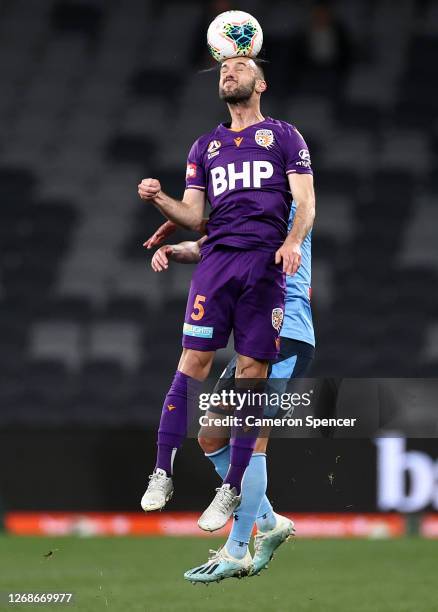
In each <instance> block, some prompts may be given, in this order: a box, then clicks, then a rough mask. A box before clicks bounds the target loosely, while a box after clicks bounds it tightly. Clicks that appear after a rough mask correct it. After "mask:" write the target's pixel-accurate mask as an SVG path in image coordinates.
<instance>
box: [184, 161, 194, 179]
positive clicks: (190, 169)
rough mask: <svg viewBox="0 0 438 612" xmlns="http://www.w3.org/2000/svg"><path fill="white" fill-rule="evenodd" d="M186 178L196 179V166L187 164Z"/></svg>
mask: <svg viewBox="0 0 438 612" xmlns="http://www.w3.org/2000/svg"><path fill="white" fill-rule="evenodd" d="M186 178H188V179H193V178H196V164H187V172H186Z"/></svg>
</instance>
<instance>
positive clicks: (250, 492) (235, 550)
mask: <svg viewBox="0 0 438 612" xmlns="http://www.w3.org/2000/svg"><path fill="white" fill-rule="evenodd" d="M266 484H267V474H266V455H265V454H264V453H254V454H253V456H252V457H251V461H250V462H249V465H248V467H247V468H246V472H245V476H244V477H243V481H242V501H241V503H240V506H239V507H238V509H237V512H235V513H234V521H233V528H232V529H231V533H230V535H229V537H228V540H227V543H226V547H227V550H228V552H229V553H230V555H232V556H233V557H236V558H237V559H242V558H243V557H244V556H245V555H246V551H247V549H248V542H249V540H250V538H251V533H252V529H253V527H254V523H255V520H256V517H257V514H258V510H259V507H260V503H261V501H262V499H263V496H264V495H265V492H266Z"/></svg>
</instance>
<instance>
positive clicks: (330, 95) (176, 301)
mask: <svg viewBox="0 0 438 612" xmlns="http://www.w3.org/2000/svg"><path fill="white" fill-rule="evenodd" d="M204 4H205V3H202V2H188V3H186V2H184V3H179V2H166V3H156V2H150V1H149V2H148V1H146V0H145V1H144V2H137V1H136V0H127V1H126V2H115V3H113V2H103V1H99V0H88V1H87V0H81V1H74V0H71V1H63V2H61V1H58V2H56V1H53V0H39V1H38V2H27V1H26V0H16V1H3V2H1V3H0V79H1V82H2V96H1V98H0V137H1V140H0V142H1V145H0V337H1V345H0V404H1V410H0V423H1V424H3V425H7V424H20V423H23V422H31V423H33V424H35V423H36V424H39V423H40V424H46V425H57V424H59V423H63V422H65V423H72V424H73V423H82V424H85V425H87V424H89V423H90V424H91V423H96V422H98V423H101V424H103V425H108V426H111V425H116V424H126V423H127V424H129V423H131V424H132V423H136V424H137V423H138V424H144V423H148V422H154V423H155V422H156V419H157V414H158V412H159V411H160V409H161V406H160V402H161V397H162V394H163V392H165V390H166V385H167V384H168V382H169V380H170V378H171V376H172V373H173V371H174V369H175V365H176V359H177V356H178V353H179V350H180V348H179V347H180V333H181V324H182V319H183V314H184V309H185V297H186V295H187V291H188V286H189V280H190V274H191V267H190V266H180V267H176V266H175V267H173V268H172V267H171V269H170V270H169V271H168V272H166V273H164V274H161V275H156V274H154V273H153V272H152V270H151V269H150V266H149V260H150V252H145V251H144V249H143V248H142V242H143V240H144V239H145V238H146V237H148V236H149V235H150V234H151V233H152V232H153V231H154V230H155V228H156V227H157V226H158V224H159V223H161V217H160V215H159V214H158V212H157V211H156V210H155V209H154V208H152V207H149V206H147V205H145V204H144V203H142V202H141V201H140V200H139V199H138V197H137V193H136V190H137V183H138V181H139V179H141V178H142V177H144V176H157V177H158V178H160V180H161V181H162V184H163V186H164V188H165V189H166V191H168V192H169V193H170V194H172V195H175V197H180V196H181V194H182V191H183V188H184V178H183V177H184V169H185V158H186V154H187V151H188V149H189V148H190V146H191V143H192V142H193V140H194V139H195V138H196V137H197V136H198V135H199V134H200V133H201V132H202V131H205V130H206V129H208V127H209V126H212V125H215V124H216V123H218V122H219V121H221V120H226V118H227V113H226V110H225V109H222V107H221V105H220V103H219V101H218V100H217V99H216V98H217V95H216V85H215V82H216V78H217V77H216V73H214V72H211V73H202V72H200V70H202V69H204V68H207V67H209V66H211V63H210V62H209V61H208V59H207V56H206V52H205V47H204V41H203V40H202V38H200V37H199V36H198V35H197V33H199V27H200V24H201V23H203V22H204V21H205V19H206V14H207V13H206V12H205V10H206V9H205V6H204ZM333 4H334V6H335V9H336V11H337V14H338V17H339V20H340V22H342V24H343V28H344V30H345V32H346V35H348V32H350V33H352V34H354V40H355V48H354V49H352V50H351V57H350V61H349V62H348V64H349V65H348V70H347V68H346V69H345V70H346V72H345V74H343V77H342V80H341V81H340V80H339V79H338V78H337V76H336V75H335V77H336V79H335V80H336V83H335V84H333V83H332V82H331V80H330V79H331V78H332V76H333V74H332V73H327V74H326V75H325V76H321V74H320V73H319V74H320V77H321V80H319V81H318V83H316V82H315V79H313V80H312V79H309V78H300V79H299V80H298V85H296V83H295V82H294V65H293V57H294V56H293V50H294V48H295V49H296V44H297V41H298V40H301V38H300V36H302V35H303V31H304V32H305V31H306V28H307V27H308V20H307V16H306V12H305V10H304V9H303V7H301V8H300V9H299V10H297V11H296V12H294V10H292V9H291V7H290V3H287V2H286V3H285V2H277V3H275V2H274V3H262V2H251V3H250V2H240V3H239V8H242V9H243V10H244V9H245V7H246V8H248V9H249V10H251V12H252V13H254V14H255V15H256V16H257V18H258V19H259V21H260V22H261V23H262V25H263V27H264V30H265V35H266V58H267V59H268V60H269V59H270V58H272V66H271V65H269V64H267V65H266V73H267V79H268V82H269V80H270V79H272V81H271V84H272V93H271V96H272V97H271V98H270V94H269V92H268V93H267V94H266V104H265V108H266V114H275V115H277V116H278V117H280V118H284V119H285V120H288V121H291V122H293V123H294V124H296V125H297V127H298V128H299V129H300V130H301V131H302V132H303V134H304V136H305V138H306V139H307V140H308V142H309V146H310V149H311V153H313V165H314V171H315V181H316V193H317V221H316V225H315V229H314V243H313V244H314V247H313V254H314V264H313V271H314V279H313V300H314V317H315V325H316V331H317V339H318V347H317V359H316V362H315V366H314V374H315V375H321V376H323V375H332V376H335V375H337V376H381V377H383V376H394V377H397V376H432V375H436V373H437V372H438V369H437V364H438V348H437V346H438V343H437V342H436V340H437V339H438V309H437V308H436V305H437V303H438V241H437V240H436V228H437V227H438V208H437V206H436V203H437V195H438V179H437V176H438V173H437V169H438V159H437V153H438V131H437V129H438V124H437V113H436V109H437V99H438V95H437V84H436V79H434V78H432V77H431V67H433V66H436V64H437V62H438V42H437V41H438V25H437V24H438V20H437V19H435V18H434V15H435V17H436V12H434V11H435V4H436V3H434V2H433V0H430V1H422V2H419V1H417V2H415V1H414V0H400V1H399V2H398V3H397V7H398V8H397V11H396V14H394V16H393V18H392V20H391V22H392V24H393V27H392V28H391V31H390V32H386V31H385V32H382V31H381V29H380V25H379V24H382V23H388V19H387V17H385V15H386V16H387V14H388V12H390V11H392V9H391V6H390V5H391V2H389V1H388V0H386V1H383V2H367V1H365V0H362V1H359V0H358V1H357V2H348V1H347V0H342V1H338V2H334V3H333ZM280 14H281V15H283V19H282V20H281V21H280V22H279V19H278V15H280ZM207 21H208V19H207ZM164 26H165V27H164ZM288 54H289V55H288ZM285 57H291V60H290V62H284V61H283V59H284V58H285ZM280 62H282V63H280ZM315 85H318V86H317V87H316V86H315ZM190 236H192V234H190V233H188V232H183V231H181V232H179V233H178V234H177V236H176V238H175V239H187V238H188V237H190ZM230 350H231V349H230V348H228V349H227V350H226V351H223V352H221V354H220V355H219V356H218V357H219V362H220V364H223V363H224V362H225V361H226V359H227V357H228V356H229V355H230Z"/></svg>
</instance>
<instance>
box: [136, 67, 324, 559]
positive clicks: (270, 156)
mask: <svg viewBox="0 0 438 612" xmlns="http://www.w3.org/2000/svg"><path fill="white" fill-rule="evenodd" d="M266 89H267V84H266V81H265V77H264V73H263V69H262V67H261V65H260V63H259V62H258V61H257V60H255V59H253V58H250V57H247V56H242V57H241V56H238V57H233V58H229V59H226V60H225V61H223V62H222V63H221V65H220V75H219V96H220V98H221V99H222V100H224V101H225V102H226V104H227V106H228V110H229V112H230V116H231V121H230V122H229V123H228V124H226V123H224V124H220V125H219V126H217V127H216V128H214V129H213V130H212V131H211V132H210V133H208V134H205V135H203V136H201V137H200V138H198V140H196V142H195V143H194V144H193V146H192V148H191V150H190V152H189V155H188V160H187V174H186V190H185V192H184V196H183V199H182V201H177V200H174V199H172V198H171V197H169V196H168V195H166V194H165V193H164V192H163V190H162V188H161V184H160V182H159V180H157V179H155V178H147V179H143V180H142V182H141V183H140V184H139V186H138V192H139V195H140V197H141V198H142V199H144V200H146V201H148V202H152V203H153V204H154V205H155V206H156V207H157V208H158V209H159V210H160V211H161V212H162V213H163V214H164V216H165V217H167V218H168V219H169V220H170V221H173V222H174V223H176V224H178V225H181V226H183V227H188V228H191V229H194V230H198V231H202V230H203V214H204V208H205V203H206V196H207V197H208V199H209V201H210V205H211V214H210V218H209V220H208V222H207V224H206V227H205V231H206V234H207V238H206V240H205V241H204V242H203V244H202V247H201V261H200V263H199V264H198V266H197V268H196V270H195V272H194V274H193V278H192V282H191V287H190V293H189V297H188V302H187V309H186V314H185V323H184V328H183V351H182V355H181V358H180V361H179V364H178V368H177V372H176V374H175V377H174V379H173V382H172V385H171V387H170V389H169V392H168V394H167V396H166V398H165V400H164V405H163V410H162V415H161V420H160V427H159V431H158V452H157V461H156V466H155V470H154V472H153V474H152V475H151V476H150V480H149V485H148V488H147V490H146V492H145V494H144V496H143V498H142V502H141V503H142V507H143V509H144V510H145V511H151V510H158V509H162V508H163V507H164V506H165V504H166V502H167V501H168V500H169V499H170V498H171V496H172V494H173V482H172V466H173V459H174V456H175V453H176V450H177V449H178V448H179V447H180V446H181V444H182V442H183V440H184V438H185V435H186V429H187V404H188V401H189V398H190V396H192V394H193V393H194V391H195V390H196V388H197V387H198V386H199V382H200V381H202V380H205V378H206V377H207V376H208V374H209V372H210V368H211V365H212V362H213V359H214V354H215V351H216V350H217V349H219V348H224V347H225V346H226V345H227V342H228V338H229V336H230V333H231V331H233V332H234V345H235V350H236V352H237V364H236V374H235V375H236V378H239V379H266V376H267V372H268V365H269V362H270V361H272V360H274V359H276V357H277V355H278V351H279V334H280V330H281V324H282V318H283V312H284V295H285V274H288V275H293V274H295V273H296V272H297V270H298V268H299V266H300V264H301V244H302V242H303V240H304V239H305V238H306V236H307V234H308V232H309V231H310V229H311V227H312V224H313V219H314V209H315V198H314V191H313V178H312V170H311V165H310V156H309V152H308V148H307V145H306V143H305V141H304V140H303V137H302V136H301V134H300V133H299V132H298V130H297V129H296V128H295V127H294V126H292V125H290V124H288V123H286V122H284V121H280V120H276V119H272V118H270V117H266V118H265V117H264V116H263V115H262V113H261V110H260V98H261V95H262V94H263V93H264V92H265V91H266ZM291 193H292V196H293V199H294V201H295V204H296V212H295V216H294V221H293V225H292V228H291V230H290V231H289V233H288V219H289V214H290V208H291V200H292V198H291ZM241 382H243V381H241ZM252 410H253V411H254V407H252ZM262 411H263V409H262V408H260V409H259V412H260V414H257V415H256V416H261V413H262ZM241 416H243V415H241ZM242 433H243V432H242V431H240V430H239V429H238V428H237V429H236V430H234V431H232V438H231V443H230V447H231V450H230V464H229V468H228V471H227V473H226V475H225V477H224V479H223V484H222V486H221V487H220V488H219V489H217V494H216V496H215V498H214V499H213V501H212V503H211V504H210V506H209V507H208V508H207V509H206V510H205V512H204V513H203V515H202V516H201V517H200V519H199V521H198V524H199V526H200V528H201V529H204V530H207V531H214V530H216V529H220V528H221V527H223V526H224V525H225V524H226V522H227V521H228V519H229V518H230V516H231V515H232V513H233V512H234V511H235V510H236V508H237V507H238V506H239V504H240V490H241V481H242V478H243V475H244V473H245V470H246V468H247V466H248V464H249V461H250V459H251V455H252V452H253V449H254V446H255V443H256V439H257V435H258V432H257V431H256V430H255V429H254V431H253V432H250V433H248V432H246V433H245V435H242ZM239 434H240V435H239ZM246 565H248V569H249V567H250V563H249V562H248V563H246ZM246 565H245V563H244V564H243V565H242V570H243V569H245V567H246Z"/></svg>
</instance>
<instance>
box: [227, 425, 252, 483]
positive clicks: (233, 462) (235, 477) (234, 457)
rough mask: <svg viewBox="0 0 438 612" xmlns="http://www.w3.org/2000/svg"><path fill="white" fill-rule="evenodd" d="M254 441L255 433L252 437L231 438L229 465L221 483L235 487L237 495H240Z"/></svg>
mask: <svg viewBox="0 0 438 612" xmlns="http://www.w3.org/2000/svg"><path fill="white" fill-rule="evenodd" d="M256 441H257V435H256V436H255V437H254V438H253V437H245V438H232V439H231V442H230V447H231V451H230V467H229V468H228V472H227V475H226V476H225V478H224V482H223V484H229V485H230V488H231V489H232V488H233V487H235V488H236V491H237V494H238V495H240V487H241V484H242V479H243V475H244V474H245V470H246V468H247V467H248V465H249V462H250V461H251V457H252V452H253V450H254V447H255V443H256Z"/></svg>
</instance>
